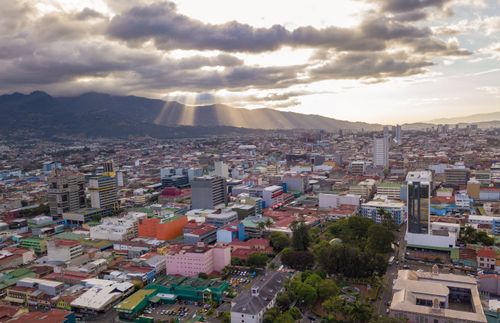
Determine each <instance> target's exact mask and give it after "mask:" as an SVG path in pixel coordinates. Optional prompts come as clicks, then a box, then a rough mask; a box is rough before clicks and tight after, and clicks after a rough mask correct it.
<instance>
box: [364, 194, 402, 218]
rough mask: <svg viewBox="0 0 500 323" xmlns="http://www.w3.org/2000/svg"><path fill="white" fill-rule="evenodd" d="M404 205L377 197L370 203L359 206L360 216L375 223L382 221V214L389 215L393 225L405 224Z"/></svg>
mask: <svg viewBox="0 0 500 323" xmlns="http://www.w3.org/2000/svg"><path fill="white" fill-rule="evenodd" d="M405 211H406V205H405V204H404V203H402V202H398V201H391V200H389V199H387V197H385V196H380V195H377V196H376V197H375V198H374V199H373V200H372V201H369V202H366V203H363V204H361V215H362V216H363V217H365V218H370V219H372V220H373V221H375V222H376V223H382V222H383V221H384V215H383V214H384V213H386V214H389V215H390V216H391V218H392V220H393V221H394V223H395V224H397V225H400V224H402V223H404V222H405Z"/></svg>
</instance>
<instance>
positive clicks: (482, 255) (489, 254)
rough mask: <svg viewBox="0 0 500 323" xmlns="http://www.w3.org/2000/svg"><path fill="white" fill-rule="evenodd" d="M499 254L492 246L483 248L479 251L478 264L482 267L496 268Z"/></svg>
mask: <svg viewBox="0 0 500 323" xmlns="http://www.w3.org/2000/svg"><path fill="white" fill-rule="evenodd" d="M496 259H497V254H496V252H495V250H493V249H490V248H482V249H481V250H479V251H478V253H477V266H478V267H479V268H482V269H488V270H495V263H496Z"/></svg>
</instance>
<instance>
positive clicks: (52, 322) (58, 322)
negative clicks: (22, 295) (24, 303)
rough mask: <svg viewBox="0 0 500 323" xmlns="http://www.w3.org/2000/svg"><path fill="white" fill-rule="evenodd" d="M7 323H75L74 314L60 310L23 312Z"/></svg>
mask: <svg viewBox="0 0 500 323" xmlns="http://www.w3.org/2000/svg"><path fill="white" fill-rule="evenodd" d="M8 322H9V323H26V322H31V323H75V322H76V317H75V313H73V312H71V311H66V310H62V309H51V310H50V311H49V312H39V311H32V312H23V313H22V314H21V315H19V316H17V317H15V318H13V319H10V320H9V321H8Z"/></svg>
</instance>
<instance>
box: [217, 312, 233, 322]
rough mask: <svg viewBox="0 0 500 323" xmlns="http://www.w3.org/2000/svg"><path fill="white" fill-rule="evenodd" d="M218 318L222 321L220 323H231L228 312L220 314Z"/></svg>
mask: <svg viewBox="0 0 500 323" xmlns="http://www.w3.org/2000/svg"><path fill="white" fill-rule="evenodd" d="M219 318H220V320H221V321H222V323H230V322H231V313H229V312H222V313H221V314H220V315H219Z"/></svg>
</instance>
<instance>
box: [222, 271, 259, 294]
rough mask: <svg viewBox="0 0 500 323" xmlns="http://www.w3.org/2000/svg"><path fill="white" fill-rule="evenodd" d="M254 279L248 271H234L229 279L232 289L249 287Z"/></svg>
mask: <svg viewBox="0 0 500 323" xmlns="http://www.w3.org/2000/svg"><path fill="white" fill-rule="evenodd" d="M253 278H254V277H253V276H252V275H251V274H250V273H249V272H248V271H246V270H238V269H233V270H231V272H230V276H229V278H228V281H229V284H230V285H231V287H232V288H235V289H238V288H242V287H245V286H246V285H248V284H249V283H250V282H251V281H252V279H253Z"/></svg>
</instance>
